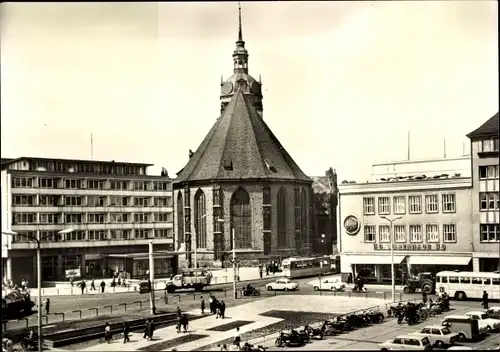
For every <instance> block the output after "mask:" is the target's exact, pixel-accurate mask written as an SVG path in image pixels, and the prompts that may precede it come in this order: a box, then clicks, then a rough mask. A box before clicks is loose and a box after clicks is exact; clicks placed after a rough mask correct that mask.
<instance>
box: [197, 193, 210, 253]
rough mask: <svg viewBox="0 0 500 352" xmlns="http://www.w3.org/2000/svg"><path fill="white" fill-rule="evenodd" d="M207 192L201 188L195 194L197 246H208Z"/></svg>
mask: <svg viewBox="0 0 500 352" xmlns="http://www.w3.org/2000/svg"><path fill="white" fill-rule="evenodd" d="M205 204H206V203H205V193H203V191H202V190H201V189H199V190H198V191H197V192H196V194H195V195H194V221H195V223H194V228H195V231H196V248H206V247H207V217H206V214H207V210H206V205H205Z"/></svg>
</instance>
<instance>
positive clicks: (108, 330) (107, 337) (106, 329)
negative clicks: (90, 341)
mask: <svg viewBox="0 0 500 352" xmlns="http://www.w3.org/2000/svg"><path fill="white" fill-rule="evenodd" d="M104 339H105V340H106V342H107V343H110V342H111V326H110V325H109V323H108V322H106V325H105V326H104Z"/></svg>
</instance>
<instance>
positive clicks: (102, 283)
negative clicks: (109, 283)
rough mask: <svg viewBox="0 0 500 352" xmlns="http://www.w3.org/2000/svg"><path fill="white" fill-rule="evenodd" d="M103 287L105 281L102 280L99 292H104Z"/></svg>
mask: <svg viewBox="0 0 500 352" xmlns="http://www.w3.org/2000/svg"><path fill="white" fill-rule="evenodd" d="M104 287H106V283H105V282H104V280H102V281H101V293H104Z"/></svg>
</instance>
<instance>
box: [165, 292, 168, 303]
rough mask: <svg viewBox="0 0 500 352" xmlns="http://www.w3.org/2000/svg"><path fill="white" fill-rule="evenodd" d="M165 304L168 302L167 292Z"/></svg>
mask: <svg viewBox="0 0 500 352" xmlns="http://www.w3.org/2000/svg"><path fill="white" fill-rule="evenodd" d="M165 304H168V296H167V294H166V293H165Z"/></svg>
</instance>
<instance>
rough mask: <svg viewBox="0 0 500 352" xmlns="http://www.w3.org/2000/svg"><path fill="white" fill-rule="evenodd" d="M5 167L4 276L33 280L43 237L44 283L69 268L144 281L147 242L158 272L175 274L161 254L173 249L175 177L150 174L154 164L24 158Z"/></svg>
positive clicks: (170, 260)
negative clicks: (151, 243) (151, 242)
mask: <svg viewBox="0 0 500 352" xmlns="http://www.w3.org/2000/svg"><path fill="white" fill-rule="evenodd" d="M1 166H2V168H1V175H2V176H1V187H2V188H1V201H2V244H3V246H2V261H3V268H4V273H3V274H4V277H7V278H9V279H14V280H16V281H19V280H21V278H25V279H28V280H30V282H35V281H34V280H35V279H36V254H35V250H36V243H34V242H33V240H30V238H40V239H41V250H42V279H43V280H61V279H63V278H65V276H66V273H67V271H70V270H75V271H78V270H79V271H80V273H81V275H82V276H83V277H102V276H103V275H106V276H107V275H109V274H110V273H111V272H114V273H118V272H125V273H128V274H130V275H131V276H132V277H138V276H143V275H145V273H146V270H147V269H148V267H149V265H148V261H147V260H148V257H147V252H148V243H149V240H150V239H153V240H154V248H155V252H159V254H155V272H156V273H157V274H159V275H162V274H165V275H166V274H168V273H171V272H172V271H175V269H176V268H175V258H174V257H173V256H172V255H169V254H167V253H164V254H163V255H162V251H164V252H165V251H172V250H173V246H172V245H173V225H172V224H173V209H172V206H173V202H172V180H171V179H170V178H169V177H168V176H166V175H163V176H150V175H148V174H147V168H148V166H150V165H149V164H139V163H124V162H114V161H111V162H105V161H89V160H65V159H46V158H31V157H22V158H18V159H2V164H1ZM61 230H72V231H71V232H69V233H66V234H64V235H60V234H58V232H59V231H61ZM13 233H17V234H19V235H14V234H13Z"/></svg>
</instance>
